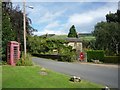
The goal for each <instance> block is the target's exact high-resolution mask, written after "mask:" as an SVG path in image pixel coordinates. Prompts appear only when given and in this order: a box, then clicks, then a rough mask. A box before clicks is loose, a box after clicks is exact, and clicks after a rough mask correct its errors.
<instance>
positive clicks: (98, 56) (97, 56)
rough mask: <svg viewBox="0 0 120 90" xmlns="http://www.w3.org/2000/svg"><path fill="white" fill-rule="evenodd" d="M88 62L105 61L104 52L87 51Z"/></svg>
mask: <svg viewBox="0 0 120 90" xmlns="http://www.w3.org/2000/svg"><path fill="white" fill-rule="evenodd" d="M87 60H88V62H91V60H99V61H103V60H104V51H103V50H90V51H87Z"/></svg>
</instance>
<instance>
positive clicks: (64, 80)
mask: <svg viewBox="0 0 120 90" xmlns="http://www.w3.org/2000/svg"><path fill="white" fill-rule="evenodd" d="M2 72H3V73H2V79H3V80H2V88H94V89H95V88H98V89H100V88H102V87H103V86H102V85H98V84H95V83H92V82H88V81H84V80H82V81H81V82H75V83H74V82H71V81H69V79H70V76H68V75H64V74H60V73H56V72H53V71H50V70H46V69H41V67H39V66H16V67H15V66H7V65H6V66H3V67H2ZM42 72H46V73H45V74H42ZM94 89H93V90H94ZM88 90H89V89H88Z"/></svg>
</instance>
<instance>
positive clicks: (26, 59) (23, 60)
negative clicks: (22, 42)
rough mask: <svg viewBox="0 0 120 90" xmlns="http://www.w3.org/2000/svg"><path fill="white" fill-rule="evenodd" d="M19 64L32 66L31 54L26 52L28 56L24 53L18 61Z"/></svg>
mask: <svg viewBox="0 0 120 90" xmlns="http://www.w3.org/2000/svg"><path fill="white" fill-rule="evenodd" d="M16 65H17V66H32V65H33V63H32V58H31V55H30V54H28V53H27V54H26V57H25V56H24V53H22V56H21V58H20V60H18V61H17V64H16Z"/></svg>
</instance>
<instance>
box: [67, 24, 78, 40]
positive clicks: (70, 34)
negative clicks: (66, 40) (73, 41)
mask: <svg viewBox="0 0 120 90" xmlns="http://www.w3.org/2000/svg"><path fill="white" fill-rule="evenodd" d="M68 37H72V38H73V37H75V38H78V35H77V32H76V29H75V26H74V25H72V27H71V28H70V31H69V33H68Z"/></svg>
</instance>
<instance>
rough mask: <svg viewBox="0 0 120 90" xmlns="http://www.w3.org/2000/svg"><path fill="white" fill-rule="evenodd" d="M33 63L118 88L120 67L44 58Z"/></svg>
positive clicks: (34, 60) (35, 59)
mask: <svg viewBox="0 0 120 90" xmlns="http://www.w3.org/2000/svg"><path fill="white" fill-rule="evenodd" d="M33 62H34V63H36V64H38V65H40V66H42V67H45V68H48V69H50V70H53V71H56V72H60V73H64V74H67V75H71V76H73V75H75V76H80V77H81V78H82V79H85V80H88V81H91V82H95V83H98V84H102V85H104V86H108V87H111V88H118V67H117V66H105V65H102V66H101V65H93V64H83V63H68V62H57V61H53V60H49V59H43V58H36V57H34V58H33Z"/></svg>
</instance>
